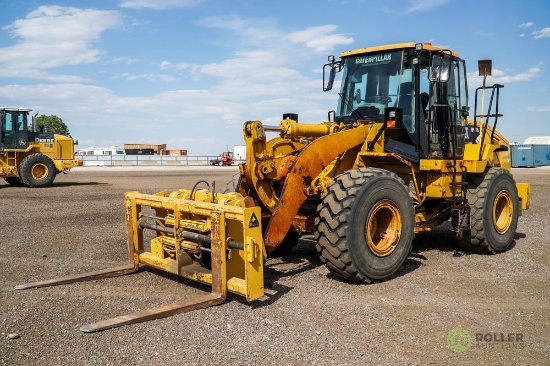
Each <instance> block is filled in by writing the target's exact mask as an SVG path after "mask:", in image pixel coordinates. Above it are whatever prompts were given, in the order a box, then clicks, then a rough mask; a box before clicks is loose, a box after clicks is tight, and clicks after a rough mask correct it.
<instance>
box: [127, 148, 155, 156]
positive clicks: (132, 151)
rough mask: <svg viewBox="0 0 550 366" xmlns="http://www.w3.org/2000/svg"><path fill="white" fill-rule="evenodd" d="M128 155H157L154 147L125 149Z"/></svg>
mask: <svg viewBox="0 0 550 366" xmlns="http://www.w3.org/2000/svg"><path fill="white" fill-rule="evenodd" d="M125 151H126V155H157V154H155V150H153V149H125Z"/></svg>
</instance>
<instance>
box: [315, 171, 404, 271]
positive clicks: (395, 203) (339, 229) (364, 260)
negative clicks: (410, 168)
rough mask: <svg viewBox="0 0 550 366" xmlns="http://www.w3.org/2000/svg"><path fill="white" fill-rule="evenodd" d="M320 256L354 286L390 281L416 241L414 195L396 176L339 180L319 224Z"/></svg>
mask: <svg viewBox="0 0 550 366" xmlns="http://www.w3.org/2000/svg"><path fill="white" fill-rule="evenodd" d="M315 225H316V227H317V231H316V233H315V237H316V239H317V252H318V253H319V254H320V256H321V261H323V262H324V263H325V264H326V266H327V268H328V269H329V270H330V271H331V272H332V273H334V274H336V275H337V276H339V277H341V278H343V279H346V280H348V281H352V282H377V281H382V280H384V279H388V278H391V277H392V276H394V275H395V274H396V272H397V271H398V270H399V269H400V268H401V266H402V265H403V263H404V262H405V260H406V259H407V257H408V256H409V253H410V251H411V248H412V241H413V239H414V207H413V202H412V199H411V197H410V195H409V190H408V188H407V187H406V186H405V184H404V183H403V181H402V180H401V179H400V178H399V177H398V176H397V175H396V174H394V173H391V172H389V171H387V170H383V169H375V168H359V169H356V170H350V171H347V172H345V173H344V174H342V175H340V176H338V177H336V178H335V180H334V181H333V182H332V184H331V185H330V186H329V187H328V189H327V192H326V193H325V194H324V195H323V201H322V203H321V204H320V205H319V206H318V208H317V217H316V219H315Z"/></svg>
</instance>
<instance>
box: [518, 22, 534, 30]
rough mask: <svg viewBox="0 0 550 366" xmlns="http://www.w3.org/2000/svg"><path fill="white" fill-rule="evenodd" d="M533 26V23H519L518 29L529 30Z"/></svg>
mask: <svg viewBox="0 0 550 366" xmlns="http://www.w3.org/2000/svg"><path fill="white" fill-rule="evenodd" d="M533 25H535V23H533V22H526V23H521V24H520V25H519V27H520V28H523V29H527V28H531V27H532V26H533Z"/></svg>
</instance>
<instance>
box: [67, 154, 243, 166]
mask: <svg viewBox="0 0 550 366" xmlns="http://www.w3.org/2000/svg"><path fill="white" fill-rule="evenodd" d="M77 158H78V159H82V165H83V166H139V165H143V166H162V165H165V166H187V165H191V166H196V165H210V160H214V159H216V158H217V156H188V155H183V156H179V155H83V156H78V157H77ZM240 162H241V161H239V160H235V165H236V164H238V163H240Z"/></svg>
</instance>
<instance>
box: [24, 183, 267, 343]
mask: <svg viewBox="0 0 550 366" xmlns="http://www.w3.org/2000/svg"><path fill="white" fill-rule="evenodd" d="M179 195H181V191H180V192H179ZM125 206H126V228H127V233H128V263H127V264H126V265H123V266H119V267H114V268H110V269H105V270H99V271H94V272H89V273H83V274H77V275H72V276H66V277H60V278H55V279H51V280H45V281H39V282H31V283H26V284H22V285H17V286H15V289H16V290H25V289H31V288H39V287H47V286H56V285H62V284H69V283H74V282H79V281H89V280H96V279H100V278H107V277H114V276H120V275H125V274H129V273H133V272H136V271H137V270H138V269H139V265H140V264H145V265H148V266H151V267H154V268H157V269H160V270H162V271H166V272H170V273H173V274H176V275H179V276H182V277H185V278H188V279H191V280H194V281H198V282H201V283H204V284H209V285H211V286H212V291H211V293H210V294H208V295H204V296H200V297H198V298H196V299H192V300H186V301H181V302H177V303H174V304H170V305H165V306H161V307H158V308H153V309H148V310H143V311H139V312H136V313H133V314H128V315H123V316H119V317H115V318H112V319H107V320H103V321H99V322H96V323H91V324H88V325H84V326H82V327H81V328H80V330H81V331H83V332H86V333H92V332H97V331H101V330H106V329H110V328H116V327H120V326H123V325H128V324H134V323H140V322H144V321H148V320H153V319H159V318H165V317H168V316H171V315H175V314H179V313H184V312H188V311H192V310H197V309H204V308H207V307H210V306H215V305H219V304H221V303H223V302H224V301H225V300H226V297H227V292H228V291H230V292H233V293H236V294H239V295H242V296H244V297H246V299H247V300H249V301H252V300H256V299H258V298H260V297H262V296H263V294H264V292H263V290H264V288H263V261H264V256H265V249H264V248H263V241H262V232H261V224H260V222H259V220H257V219H256V218H257V217H260V211H259V208H245V207H234V206H226V205H223V204H215V203H207V202H197V201H190V200H186V199H180V198H174V197H168V196H167V192H160V193H158V194H156V195H144V194H140V193H139V192H128V193H126V195H125ZM142 206H149V207H151V208H152V209H154V210H155V212H156V215H155V216H153V217H155V219H157V220H156V222H157V224H154V225H151V224H146V223H144V220H145V218H146V217H150V216H147V215H144V214H143V213H142ZM160 214H165V215H166V217H161V216H158V215H160ZM191 217H192V218H194V220H195V221H196V220H197V218H200V219H201V220H202V222H203V229H204V228H207V229H208V231H209V234H210V235H208V237H207V236H206V235H202V234H197V233H190V232H189V231H187V230H186V228H185V225H187V226H189V225H191V226H196V223H195V221H192V220H190V218H191ZM199 221H200V220H199ZM144 228H153V229H154V230H155V231H156V232H157V234H158V235H159V236H157V237H156V238H155V239H153V240H152V243H151V251H150V252H149V251H145V250H144V243H143V230H144ZM167 233H171V234H172V235H170V234H167ZM227 234H231V235H232V236H229V235H227ZM190 236H191V237H193V236H199V237H200V238H201V239H202V240H205V241H208V242H209V248H208V249H209V250H208V251H209V252H210V256H211V268H210V270H208V269H206V268H204V267H202V266H200V265H199V264H198V263H197V262H196V261H194V260H192V259H191V257H190V256H189V255H188V254H186V253H185V251H184V250H183V246H182V245H183V243H184V242H185V240H187V239H188V238H189V237H190ZM155 240H156V242H155ZM239 240H242V241H239ZM166 242H170V243H172V244H174V246H173V247H172V249H173V250H172V253H171V255H169V253H166V251H164V250H162V248H163V247H162V243H164V244H165V243H166ZM155 243H156V244H155ZM187 244H189V241H187ZM203 249H204V248H203Z"/></svg>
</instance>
